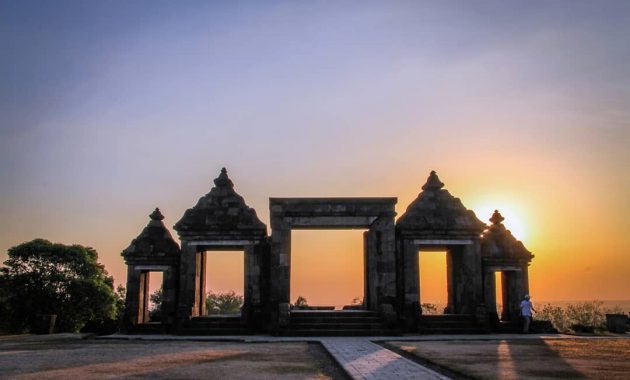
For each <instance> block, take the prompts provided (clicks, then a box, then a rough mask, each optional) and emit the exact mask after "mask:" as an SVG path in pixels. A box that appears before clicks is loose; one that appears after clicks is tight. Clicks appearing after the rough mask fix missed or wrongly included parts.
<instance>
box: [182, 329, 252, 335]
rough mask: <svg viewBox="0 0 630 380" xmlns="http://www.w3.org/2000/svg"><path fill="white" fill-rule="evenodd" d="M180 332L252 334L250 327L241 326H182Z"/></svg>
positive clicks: (190, 333)
mask: <svg viewBox="0 0 630 380" xmlns="http://www.w3.org/2000/svg"><path fill="white" fill-rule="evenodd" d="M178 334H180V335H251V334H252V331H251V330H249V329H244V328H239V329H232V328H191V327H185V328H182V329H181V330H180V331H179V332H178Z"/></svg>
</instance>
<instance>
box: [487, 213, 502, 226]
mask: <svg viewBox="0 0 630 380" xmlns="http://www.w3.org/2000/svg"><path fill="white" fill-rule="evenodd" d="M488 220H490V222H492V224H500V223H501V222H503V221H504V220H505V218H504V217H503V215H501V213H500V212H499V210H494V213H493V214H492V217H491V218H490V219H488Z"/></svg>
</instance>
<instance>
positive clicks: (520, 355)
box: [388, 337, 630, 380]
mask: <svg viewBox="0 0 630 380" xmlns="http://www.w3.org/2000/svg"><path fill="white" fill-rule="evenodd" d="M388 345H391V346H394V347H397V348H398V349H400V350H403V351H406V352H408V353H411V354H413V355H416V356H417V357H419V358H421V360H427V361H428V362H431V363H434V364H437V365H440V366H442V367H446V368H449V369H450V370H452V371H455V372H456V373H460V374H465V375H466V376H470V377H473V378H482V379H557V378H564V379H606V380H609V379H620V380H621V379H630V339H627V338H621V339H619V338H613V339H605V338H601V337H598V338H573V339H571V338H569V339H566V338H565V339H509V340H508V339H497V340H481V339H479V338H477V340H466V341H463V340H460V341H422V342H418V341H416V342H413V341H403V342H401V341H398V342H395V341H392V342H388Z"/></svg>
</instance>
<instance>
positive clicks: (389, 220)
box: [370, 216, 398, 325]
mask: <svg viewBox="0 0 630 380" xmlns="http://www.w3.org/2000/svg"><path fill="white" fill-rule="evenodd" d="M370 230H371V231H372V232H373V233H374V239H375V242H374V247H375V250H376V252H375V255H376V272H377V283H376V291H377V306H378V310H379V311H380V313H381V316H382V317H383V318H384V319H385V322H386V323H388V324H389V325H394V324H396V323H397V322H398V316H397V314H396V310H397V306H398V305H397V302H396V301H397V300H396V295H397V294H396V235H395V229H394V217H393V216H388V217H379V218H377V219H376V220H375V221H374V223H372V226H370Z"/></svg>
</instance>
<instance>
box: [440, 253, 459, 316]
mask: <svg viewBox="0 0 630 380" xmlns="http://www.w3.org/2000/svg"><path fill="white" fill-rule="evenodd" d="M458 248H459V247H457V246H454V247H449V248H448V250H447V251H446V294H447V297H448V301H447V304H446V309H445V310H444V314H457V313H458V310H459V304H460V300H461V294H460V293H461V291H460V288H461V285H460V284H461V280H460V277H461V269H460V268H461V266H462V264H461V261H462V260H461V252H460V250H459V249H458Z"/></svg>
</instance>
